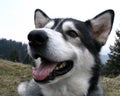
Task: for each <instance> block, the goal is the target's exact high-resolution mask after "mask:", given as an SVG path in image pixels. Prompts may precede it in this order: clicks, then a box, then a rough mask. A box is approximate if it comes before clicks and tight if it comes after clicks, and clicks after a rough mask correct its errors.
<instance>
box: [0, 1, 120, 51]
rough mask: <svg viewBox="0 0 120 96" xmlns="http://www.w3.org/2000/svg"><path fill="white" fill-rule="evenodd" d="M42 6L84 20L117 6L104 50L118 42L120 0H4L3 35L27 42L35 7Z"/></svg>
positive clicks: (0, 30)
mask: <svg viewBox="0 0 120 96" xmlns="http://www.w3.org/2000/svg"><path fill="white" fill-rule="evenodd" d="M36 8H39V9H42V10H43V11H44V12H46V14H48V16H49V17H51V18H56V17H72V18H76V19H79V20H82V21H85V20H87V19H91V18H93V17H94V16H95V15H97V14H99V13H100V12H102V11H104V10H107V9H113V10H114V11H115V14H116V15H115V21H114V26H113V30H112V33H111V35H110V37H109V40H108V42H107V44H106V46H105V47H104V49H103V50H102V53H105V52H109V46H110V45H113V44H114V39H115V30H116V29H118V28H119V27H120V26H119V25H120V3H119V0H0V38H7V39H13V40H16V41H21V42H23V43H27V34H28V33H29V32H30V30H32V29H34V20H33V16H34V14H33V13H34V10H35V9H36Z"/></svg>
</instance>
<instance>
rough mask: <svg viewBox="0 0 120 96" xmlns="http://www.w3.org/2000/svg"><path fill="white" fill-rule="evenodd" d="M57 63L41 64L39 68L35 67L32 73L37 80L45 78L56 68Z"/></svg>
mask: <svg viewBox="0 0 120 96" xmlns="http://www.w3.org/2000/svg"><path fill="white" fill-rule="evenodd" d="M56 66H57V64H41V65H40V67H39V68H33V69H32V74H33V78H34V79H35V80H44V79H45V78H47V76H48V75H49V74H50V73H51V72H52V71H53V70H54V69H55V67H56Z"/></svg>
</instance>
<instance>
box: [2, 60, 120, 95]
mask: <svg viewBox="0 0 120 96" xmlns="http://www.w3.org/2000/svg"><path fill="white" fill-rule="evenodd" d="M31 78H32V76H31V66H28V65H23V64H21V63H13V62H10V61H6V60H2V59H0V96H18V94H17V86H18V84H19V83H20V82H22V81H26V80H30V79H31ZM102 83H103V85H104V86H103V87H104V91H105V96H120V75H119V76H118V77H116V78H106V77H102Z"/></svg>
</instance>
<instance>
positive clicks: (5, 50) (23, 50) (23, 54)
mask: <svg viewBox="0 0 120 96" xmlns="http://www.w3.org/2000/svg"><path fill="white" fill-rule="evenodd" d="M0 58H2V59H7V60H10V61H14V62H21V63H25V64H28V63H30V61H31V60H30V57H29V56H28V54H27V45H26V44H23V43H21V42H16V41H13V40H6V39H0Z"/></svg>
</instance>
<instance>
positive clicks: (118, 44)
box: [104, 30, 120, 77]
mask: <svg viewBox="0 0 120 96" xmlns="http://www.w3.org/2000/svg"><path fill="white" fill-rule="evenodd" d="M116 35H117V37H116V40H115V43H114V46H110V53H109V54H108V55H109V60H108V61H107V63H106V66H105V68H104V72H105V75H106V76H110V77H115V76H118V75H119V74H120V30H117V31H116Z"/></svg>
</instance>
